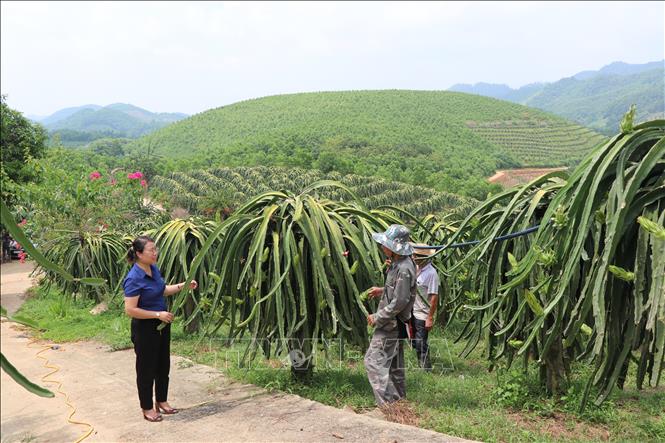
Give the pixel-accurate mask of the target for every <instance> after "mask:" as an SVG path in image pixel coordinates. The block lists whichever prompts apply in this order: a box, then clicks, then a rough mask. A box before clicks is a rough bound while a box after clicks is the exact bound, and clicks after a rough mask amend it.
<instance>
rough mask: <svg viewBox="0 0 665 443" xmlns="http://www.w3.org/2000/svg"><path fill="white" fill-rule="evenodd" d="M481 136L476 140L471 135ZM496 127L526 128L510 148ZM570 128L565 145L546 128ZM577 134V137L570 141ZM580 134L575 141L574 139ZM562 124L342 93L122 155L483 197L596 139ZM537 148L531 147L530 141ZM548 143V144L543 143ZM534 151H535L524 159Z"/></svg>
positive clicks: (470, 99)
mask: <svg viewBox="0 0 665 443" xmlns="http://www.w3.org/2000/svg"><path fill="white" fill-rule="evenodd" d="M469 122H472V124H475V125H476V128H478V127H481V128H485V127H486V126H484V125H485V124H487V125H488V126H487V130H481V131H480V132H477V131H476V130H475V129H472V128H471V127H470V126H469V124H468V123H469ZM496 122H511V124H512V125H514V126H515V127H518V128H524V131H525V132H526V134H525V138H523V139H522V140H521V141H518V142H516V143H515V146H509V144H508V143H507V142H503V143H502V142H500V141H497V142H493V141H490V140H491V139H490V138H489V135H491V133H492V132H497V134H499V133H501V132H500V131H503V130H504V128H503V127H499V128H492V127H491V125H492V124H494V123H496ZM562 127H564V128H569V130H570V131H571V132H572V133H573V134H572V136H571V138H569V139H567V141H566V142H565V143H562V142H561V140H559V139H557V138H553V139H551V134H550V133H551V129H552V128H562ZM575 131H577V132H575ZM578 132H579V134H582V135H583V137H582V139H581V140H578V139H577V138H576V134H577V133H578ZM587 135H588V131H585V130H584V129H583V128H582V127H580V126H576V125H574V124H571V123H570V122H568V121H566V120H564V119H562V118H560V117H557V116H554V115H551V114H548V113H545V112H543V111H539V110H536V109H532V108H528V107H525V106H522V105H518V104H515V103H509V102H505V101H501V100H496V99H492V98H488V97H481V96H476V95H470V94H464V93H457V92H447V91H402V90H389V91H347V92H321V93H304V94H292V95H280V96H272V97H265V98H260V99H255V100H248V101H244V102H239V103H235V104H233V105H230V106H224V107H221V108H217V109H212V110H210V111H206V112H204V113H201V114H198V115H195V116H193V117H190V118H188V119H185V120H183V121H180V122H177V123H174V124H172V125H169V126H168V127H166V128H163V129H161V130H158V131H156V132H154V133H152V134H150V135H148V136H145V137H143V138H141V139H139V140H137V141H135V142H133V144H132V145H130V146H129V147H128V149H129V150H139V151H140V150H142V149H143V150H148V149H149V150H150V151H151V152H153V153H156V154H159V155H162V156H164V157H171V158H176V159H183V160H185V159H188V160H189V159H192V158H197V157H203V158H204V160H203V161H200V162H199V164H204V163H205V164H210V165H217V164H220V165H224V166H259V165H266V166H268V165H274V166H289V167H302V168H305V169H310V168H316V169H320V170H323V171H324V172H330V171H337V172H340V173H343V174H347V173H350V174H358V175H365V176H380V177H382V178H385V179H389V180H396V181H402V182H406V183H409V184H414V185H423V186H428V187H433V188H435V189H437V190H441V191H448V192H454V193H460V194H464V195H470V196H476V197H478V198H484V196H485V195H486V192H487V191H489V190H491V188H490V187H489V185H488V184H487V183H486V182H485V179H486V178H487V177H489V176H491V175H493V174H494V172H495V171H496V170H497V169H508V168H515V167H524V166H531V165H544V164H547V165H551V166H560V165H562V164H568V163H570V162H571V161H575V160H576V159H579V158H580V157H581V156H582V155H584V153H585V152H587V151H588V150H589V149H591V147H592V146H593V145H595V139H593V137H591V136H587ZM531 139H536V140H538V141H539V142H538V143H537V144H535V145H534V144H533V143H532V142H531V141H530V140H531ZM548 143H549V144H548ZM534 149H537V151H536V152H532V150H534Z"/></svg>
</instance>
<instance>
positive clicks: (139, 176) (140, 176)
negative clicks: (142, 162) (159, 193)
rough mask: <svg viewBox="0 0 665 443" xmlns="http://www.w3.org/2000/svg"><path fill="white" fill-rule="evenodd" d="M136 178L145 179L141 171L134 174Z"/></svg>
mask: <svg viewBox="0 0 665 443" xmlns="http://www.w3.org/2000/svg"><path fill="white" fill-rule="evenodd" d="M134 177H135V178H143V174H142V173H140V172H139V171H136V172H135V173H134Z"/></svg>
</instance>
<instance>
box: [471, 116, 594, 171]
mask: <svg viewBox="0 0 665 443" xmlns="http://www.w3.org/2000/svg"><path fill="white" fill-rule="evenodd" d="M467 126H468V127H469V128H470V129H471V130H473V132H475V133H476V134H478V135H479V136H481V137H482V138H484V139H485V140H487V141H488V142H490V143H492V144H493V145H495V146H500V147H501V148H503V149H504V150H505V151H506V152H508V153H510V154H511V155H512V156H513V157H514V158H519V159H521V161H522V163H523V165H525V166H555V165H571V164H574V163H575V162H576V161H577V160H578V159H579V154H578V153H579V152H587V151H588V149H589V146H595V145H598V144H601V143H603V142H604V141H605V140H606V139H605V137H603V136H602V135H600V134H598V133H597V132H594V131H592V130H590V129H588V128H585V127H583V126H579V125H577V124H575V123H570V122H566V121H547V120H542V121H540V122H536V121H524V120H522V121H512V120H508V121H494V122H483V123H475V122H467ZM534 128H537V130H534Z"/></svg>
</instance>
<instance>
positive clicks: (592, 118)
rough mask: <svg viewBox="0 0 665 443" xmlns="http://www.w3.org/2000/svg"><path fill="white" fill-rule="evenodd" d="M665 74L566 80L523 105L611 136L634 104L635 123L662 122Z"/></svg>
mask: <svg viewBox="0 0 665 443" xmlns="http://www.w3.org/2000/svg"><path fill="white" fill-rule="evenodd" d="M661 66H662V65H661ZM664 73H665V71H664V70H663V68H662V67H661V68H660V69H651V70H648V71H645V72H640V73H638V74H633V75H599V76H595V77H593V78H590V79H585V80H577V79H575V78H572V77H571V78H566V79H563V80H560V81H558V82H556V83H553V84H550V85H546V86H545V87H544V88H543V89H542V90H541V91H540V92H539V93H538V94H535V95H533V96H532V97H531V98H529V99H527V100H526V101H524V102H522V103H524V104H525V105H527V106H533V107H535V108H539V109H544V110H546V111H548V112H552V113H554V114H557V115H561V116H564V117H566V118H568V119H570V120H572V121H575V122H578V123H580V124H583V125H585V126H588V127H590V128H592V129H594V130H597V131H599V132H601V133H603V134H606V135H612V134H614V133H616V132H617V131H618V130H619V122H620V121H621V117H622V116H623V114H624V113H625V112H626V109H628V107H629V106H630V105H632V104H636V105H637V109H638V113H637V114H636V116H635V123H638V122H643V121H646V120H652V119H655V118H663V110H664V109H665V90H664V89H663V80H664V75H665V74H664Z"/></svg>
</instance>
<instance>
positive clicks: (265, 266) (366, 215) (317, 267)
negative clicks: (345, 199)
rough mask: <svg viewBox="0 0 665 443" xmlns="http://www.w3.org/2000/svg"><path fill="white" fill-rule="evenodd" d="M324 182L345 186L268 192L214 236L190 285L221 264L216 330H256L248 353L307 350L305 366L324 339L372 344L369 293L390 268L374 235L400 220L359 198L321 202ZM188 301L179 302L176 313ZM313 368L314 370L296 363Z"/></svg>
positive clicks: (211, 322)
mask: <svg viewBox="0 0 665 443" xmlns="http://www.w3.org/2000/svg"><path fill="white" fill-rule="evenodd" d="M323 186H338V187H340V188H342V189H344V188H343V186H342V185H339V184H335V183H334V182H318V183H315V184H313V185H312V186H311V187H309V188H306V189H305V190H303V192H302V193H301V194H292V193H285V192H278V191H273V192H267V193H264V194H261V195H259V196H257V197H255V198H253V199H252V200H250V201H249V202H247V203H246V204H245V205H243V206H242V207H241V208H239V209H238V210H237V211H236V212H234V213H233V215H232V216H231V217H229V218H228V219H227V220H225V221H224V222H223V223H222V224H220V225H219V226H218V227H217V228H216V229H215V231H214V232H212V233H211V234H210V235H209V236H208V238H207V240H206V242H205V244H204V245H203V246H202V247H201V249H200V250H199V251H198V254H197V256H196V258H195V260H194V261H193V263H192V264H191V266H190V267H189V271H188V274H187V275H188V277H187V279H190V278H192V276H194V275H196V273H197V272H200V271H199V267H205V266H206V264H205V263H206V262H208V263H215V264H216V265H215V274H216V275H217V276H218V279H219V283H218V284H217V286H216V288H215V289H216V290H215V292H214V294H213V295H212V301H211V304H212V307H211V310H212V311H213V312H219V313H220V315H218V316H208V317H207V318H204V323H205V330H206V331H208V333H211V332H214V331H215V330H217V329H219V328H220V327H221V326H222V325H223V324H224V323H225V322H227V321H228V322H229V328H230V329H229V336H230V337H235V336H237V335H238V334H239V333H242V332H244V331H245V330H247V331H250V333H251V337H252V339H253V341H252V343H251V346H250V347H248V351H249V350H250V348H251V350H252V351H253V352H256V347H257V346H262V347H263V352H264V353H265V355H266V356H270V355H271V346H272V345H274V346H275V353H289V352H291V351H297V352H302V355H303V356H304V357H303V358H304V359H305V360H306V359H307V358H309V357H311V354H312V352H313V349H312V343H314V342H315V341H318V340H325V339H328V338H331V337H341V338H342V339H344V340H348V341H350V342H352V343H356V344H366V343H367V320H366V313H367V310H366V308H365V307H364V304H363V302H362V301H361V300H360V292H361V291H360V290H359V288H363V289H364V288H367V287H369V286H372V285H375V284H378V282H379V280H380V268H381V264H382V260H381V258H380V256H379V250H378V248H377V246H376V243H375V242H374V240H373V239H372V236H371V233H372V232H378V231H382V230H384V229H385V228H386V227H387V226H388V224H390V223H392V222H399V220H397V219H395V218H394V217H392V216H390V215H389V214H387V213H383V212H380V211H371V212H370V211H367V210H366V209H365V208H363V207H362V206H359V205H358V204H356V203H353V202H352V203H341V202H335V201H330V200H325V199H318V198H316V196H315V195H314V194H313V191H314V190H315V189H316V188H320V187H323ZM347 192H350V191H348V190H347ZM350 197H353V195H352V194H351V195H350ZM217 241H219V244H218V245H215V246H214V247H213V243H214V242H217ZM209 251H212V256H211V255H210V253H209ZM356 262H359V263H360V266H359V267H357V268H356V270H355V272H354V273H351V267H352V265H353V264H354V263H356ZM186 297H187V295H185V294H181V295H179V296H178V299H177V300H176V301H175V307H176V309H178V308H181V307H182V306H183V305H184V303H185V298H186ZM191 318H193V316H192V317H190V319H188V320H187V321H191ZM303 365H304V366H305V368H303V369H304V370H305V371H309V370H310V369H311V368H309V367H308V365H306V364H305V361H302V362H299V363H295V362H294V367H296V368H298V367H301V366H303Z"/></svg>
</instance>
